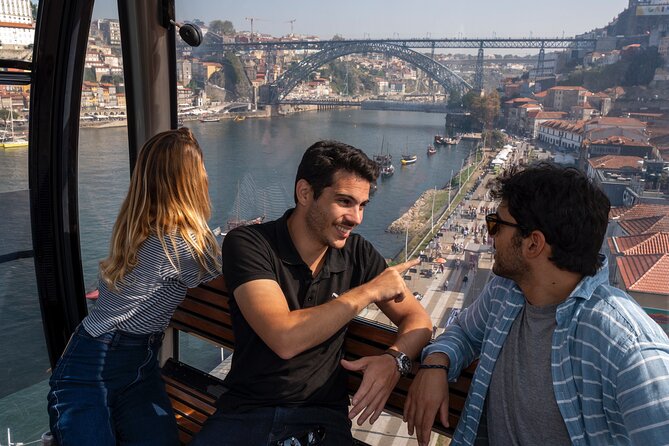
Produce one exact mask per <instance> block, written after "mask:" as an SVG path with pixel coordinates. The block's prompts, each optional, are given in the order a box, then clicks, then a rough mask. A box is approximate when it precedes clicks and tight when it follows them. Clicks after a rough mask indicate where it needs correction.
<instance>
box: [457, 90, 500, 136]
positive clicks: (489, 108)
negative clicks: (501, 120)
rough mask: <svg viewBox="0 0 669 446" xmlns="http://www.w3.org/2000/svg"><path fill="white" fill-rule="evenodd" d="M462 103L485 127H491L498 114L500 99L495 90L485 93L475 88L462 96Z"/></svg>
mask: <svg viewBox="0 0 669 446" xmlns="http://www.w3.org/2000/svg"><path fill="white" fill-rule="evenodd" d="M462 104H463V105H464V107H465V108H466V109H468V110H469V111H470V112H471V114H472V117H473V118H474V119H476V120H477V121H478V122H480V123H481V125H482V126H483V128H485V129H491V128H492V126H493V123H494V122H495V119H497V116H499V108H500V101H499V93H498V92H497V90H493V91H491V92H488V93H486V94H485V95H482V94H480V92H478V91H476V90H471V91H469V92H468V93H467V94H466V95H464V96H463V98H462Z"/></svg>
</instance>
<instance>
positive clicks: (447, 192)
mask: <svg viewBox="0 0 669 446" xmlns="http://www.w3.org/2000/svg"><path fill="white" fill-rule="evenodd" d="M491 153H492V152H491V149H483V154H482V157H481V160H480V161H475V163H474V164H468V165H466V166H464V168H463V169H462V171H461V172H457V173H456V174H455V175H454V176H453V177H452V178H451V179H450V181H449V184H447V185H446V187H445V188H444V189H430V190H427V191H425V192H423V193H422V194H421V196H420V197H419V198H418V199H417V200H416V202H415V203H414V204H413V205H412V206H411V207H410V208H409V210H408V211H406V212H405V213H404V214H403V215H402V216H401V217H399V218H398V219H397V220H395V221H393V222H392V223H391V224H390V226H388V228H387V229H386V231H387V232H390V233H404V234H406V235H407V243H406V245H405V248H404V249H402V250H400V251H399V252H398V253H397V254H396V255H395V256H394V257H393V262H401V261H404V259H405V257H407V258H411V257H413V256H414V255H415V253H416V252H417V251H419V250H421V249H423V248H424V247H425V246H427V244H428V243H429V242H430V240H432V239H433V238H434V236H435V235H436V234H437V233H438V232H439V229H440V228H441V225H442V224H443V222H445V221H446V220H448V219H449V217H450V216H451V214H452V213H453V211H454V210H455V209H457V207H458V205H459V204H460V202H461V201H462V200H463V199H465V198H466V197H467V195H468V194H469V193H470V191H471V190H472V189H473V188H474V187H475V186H477V185H478V183H480V181H481V179H482V178H483V176H484V175H485V174H486V166H487V165H488V163H489V161H490V157H491ZM461 179H462V185H461V186H460V184H459V183H460V180H461ZM449 188H450V189H449ZM449 200H450V201H449Z"/></svg>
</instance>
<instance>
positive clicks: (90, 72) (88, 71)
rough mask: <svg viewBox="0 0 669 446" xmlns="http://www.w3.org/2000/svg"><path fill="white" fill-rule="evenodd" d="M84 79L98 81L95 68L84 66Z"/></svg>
mask: <svg viewBox="0 0 669 446" xmlns="http://www.w3.org/2000/svg"><path fill="white" fill-rule="evenodd" d="M84 81H85V82H97V81H98V79H97V78H96V77H95V70H94V69H93V68H90V67H86V68H84Z"/></svg>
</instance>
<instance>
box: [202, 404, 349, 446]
mask: <svg viewBox="0 0 669 446" xmlns="http://www.w3.org/2000/svg"><path fill="white" fill-rule="evenodd" d="M317 427H320V428H321V432H322V433H324V434H325V435H324V436H322V438H320V437H319V440H320V441H317V442H316V443H314V444H318V445H319V446H344V445H351V444H353V436H352V435H351V421H350V420H349V419H348V412H347V410H346V408H344V409H343V410H336V409H329V408H325V407H263V408H260V409H255V410H251V411H248V412H243V413H221V411H220V410H219V411H216V413H215V414H214V415H212V416H210V417H209V419H208V420H207V422H206V423H205V424H204V426H203V427H202V430H201V431H200V432H199V433H198V434H197V435H196V436H195V438H194V439H193V441H192V442H191V443H190V446H266V445H267V446H275V445H277V444H283V442H282V440H284V441H285V440H287V439H289V438H291V437H296V438H298V439H303V438H305V437H306V435H305V434H306V433H307V432H313V431H315V430H316V428H317ZM285 444H291V443H290V442H289V441H288V442H286V443H285ZM294 444H298V443H294ZM301 444H302V446H306V445H307V444H308V443H307V442H302V443H301Z"/></svg>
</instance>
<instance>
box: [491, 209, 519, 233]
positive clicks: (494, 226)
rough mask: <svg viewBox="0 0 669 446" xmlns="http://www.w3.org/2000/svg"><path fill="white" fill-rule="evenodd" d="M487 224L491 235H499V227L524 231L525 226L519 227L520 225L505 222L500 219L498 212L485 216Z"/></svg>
mask: <svg viewBox="0 0 669 446" xmlns="http://www.w3.org/2000/svg"><path fill="white" fill-rule="evenodd" d="M485 224H486V227H487V228H488V234H490V235H495V234H497V232H498V231H499V225H506V226H511V227H514V228H519V229H520V230H521V231H522V230H523V225H519V224H518V223H511V222H509V221H504V220H502V219H501V218H499V215H497V213H496V212H495V213H493V214H488V215H486V216H485Z"/></svg>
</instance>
